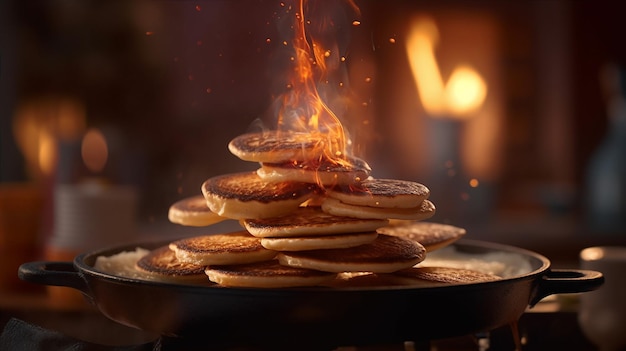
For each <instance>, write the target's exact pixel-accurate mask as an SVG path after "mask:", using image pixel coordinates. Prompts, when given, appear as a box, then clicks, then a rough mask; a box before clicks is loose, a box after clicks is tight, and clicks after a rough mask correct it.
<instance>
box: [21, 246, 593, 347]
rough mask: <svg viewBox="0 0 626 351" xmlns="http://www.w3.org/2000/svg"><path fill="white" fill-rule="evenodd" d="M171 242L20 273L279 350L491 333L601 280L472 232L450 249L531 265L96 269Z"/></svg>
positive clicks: (106, 305) (131, 310) (148, 322)
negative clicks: (204, 278) (417, 271)
mask: <svg viewBox="0 0 626 351" xmlns="http://www.w3.org/2000/svg"><path fill="white" fill-rule="evenodd" d="M164 244H165V243H162V242H161V243H158V242H157V243H141V244H134V245H127V246H121V247H115V248H108V249H103V250H98V251H95V252H89V253H84V254H81V255H78V256H77V257H75V259H74V261H73V262H29V263H25V264H23V265H22V266H21V267H20V268H19V276H20V278H21V279H22V280H25V281H28V282H33V283H38V284H44V285H54V286H66V287H71V288H74V289H78V290H80V291H81V292H82V293H83V294H84V295H85V296H86V298H87V299H88V300H90V301H91V302H92V303H93V304H94V305H95V306H96V307H97V308H98V309H99V310H100V311H101V312H102V313H103V314H104V315H106V316H107V317H108V318H110V319H112V320H114V321H117V322H119V323H121V324H124V325H127V326H131V327H135V328H138V329H142V330H146V331H151V332H156V333H158V334H160V335H164V336H174V337H176V338H181V339H185V340H192V339H198V340H202V341H203V344H204V345H213V346H215V347H218V346H219V345H229V346H233V345H241V346H243V347H245V346H258V345H267V344H268V343H271V344H272V348H273V349H278V348H290V349H304V345H306V346H308V347H310V348H312V349H323V348H327V349H333V348H336V347H339V346H347V345H354V346H357V345H372V344H390V343H402V342H404V341H419V342H421V341H425V340H434V339H439V338H447V337H453V336H462V335H467V334H471V333H479V332H486V331H489V330H493V329H495V328H498V327H501V326H505V325H507V324H514V323H516V321H517V320H518V319H519V318H520V316H521V315H522V314H523V313H524V311H525V310H526V309H527V308H529V307H532V306H533V305H535V304H536V303H537V302H538V301H539V300H541V299H542V298H544V297H546V296H548V295H552V294H557V293H578V292H586V291H591V290H595V289H597V288H598V287H599V286H601V285H602V283H603V281H604V278H603V276H602V274H601V273H599V272H595V271H586V270H574V269H572V270H567V269H566V270H563V269H551V268H550V261H549V260H548V259H547V258H546V257H544V256H542V255H540V254H537V253H535V252H531V251H528V250H524V249H520V248H517V247H512V246H508V245H501V244H495V243H489V242H483V241H472V240H466V239H462V240H459V241H458V242H456V243H455V244H453V245H452V246H451V248H452V249H453V250H455V252H458V253H460V254H462V255H470V256H472V255H477V256H476V257H483V255H485V254H489V253H497V254H501V255H503V256H514V255H517V256H519V257H521V258H522V259H523V260H524V261H525V262H527V263H528V267H530V268H528V269H527V270H526V271H525V272H521V273H519V274H515V275H513V276H511V277H506V278H504V279H502V280H497V281H489V282H479V283H471V284H457V285H445V286H426V287H416V286H387V287H384V286H374V287H351V288H329V287H310V288H285V289H251V288H225V287H219V286H217V285H210V284H207V285H206V286H193V285H182V284H171V283H161V282H153V281H146V280H139V279H131V278H125V277H120V276H116V275H111V274H106V273H103V272H100V271H97V270H95V269H94V268H93V266H94V263H95V261H96V258H97V257H98V256H101V255H103V256H110V255H113V254H117V253H120V252H123V251H134V250H135V248H136V247H143V248H147V249H152V248H156V247H159V246H161V245H164ZM434 254H435V253H433V255H434ZM510 268H511V267H510ZM512 268H515V267H512Z"/></svg>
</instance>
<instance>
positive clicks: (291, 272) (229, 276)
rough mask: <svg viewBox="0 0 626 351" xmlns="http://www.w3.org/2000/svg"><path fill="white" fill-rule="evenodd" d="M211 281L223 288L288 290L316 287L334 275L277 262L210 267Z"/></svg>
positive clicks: (331, 278) (208, 272)
mask: <svg viewBox="0 0 626 351" xmlns="http://www.w3.org/2000/svg"><path fill="white" fill-rule="evenodd" d="M205 272H206V275H207V276H208V277H209V280H210V281H212V282H215V283H218V284H220V285H223V286H231V287H248V288H286V287H296V286H316V285H320V284H322V283H324V282H327V281H330V280H333V279H334V278H335V274H334V273H328V272H320V271H315V270H310V269H304V268H296V267H287V266H283V265H281V264H279V263H278V261H276V260H271V261H266V262H260V263H251V264H243V265H232V266H209V267H207V268H206V271H205Z"/></svg>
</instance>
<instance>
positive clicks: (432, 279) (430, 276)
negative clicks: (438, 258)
mask: <svg viewBox="0 0 626 351" xmlns="http://www.w3.org/2000/svg"><path fill="white" fill-rule="evenodd" d="M393 275H395V276H399V277H403V278H409V279H412V280H415V281H413V282H412V283H413V284H421V285H423V284H425V283H431V284H432V283H435V284H439V285H441V284H467V283H478V282H488V281H494V280H499V279H501V278H500V277H498V276H497V275H494V274H489V273H483V272H478V271H473V270H469V269H462V268H450V267H412V268H408V269H402V270H399V271H396V272H394V273H393Z"/></svg>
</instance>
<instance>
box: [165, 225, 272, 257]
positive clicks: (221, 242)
mask: <svg viewBox="0 0 626 351" xmlns="http://www.w3.org/2000/svg"><path fill="white" fill-rule="evenodd" d="M169 248H170V249H171V250H173V251H174V252H176V258H178V260H180V261H181V262H187V263H192V264H196V265H201V266H208V265H212V264H243V263H251V262H261V261H268V260H271V259H272V258H274V256H276V252H275V251H272V250H268V249H266V248H264V247H263V246H262V245H261V239H259V238H255V237H253V236H252V235H250V234H249V233H248V232H246V231H245V230H244V231H239V232H232V233H226V234H211V235H202V236H195V237H191V238H185V239H180V240H176V241H174V242H172V243H170V245H169Z"/></svg>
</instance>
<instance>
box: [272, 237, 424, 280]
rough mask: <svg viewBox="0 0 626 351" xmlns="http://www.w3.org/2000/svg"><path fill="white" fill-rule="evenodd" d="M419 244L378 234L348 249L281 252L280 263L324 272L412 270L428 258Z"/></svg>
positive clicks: (278, 256) (279, 254) (279, 255)
mask: <svg viewBox="0 0 626 351" xmlns="http://www.w3.org/2000/svg"><path fill="white" fill-rule="evenodd" d="M425 254H426V250H425V249H424V247H423V246H422V245H420V244H419V243H417V242H415V241H412V240H407V239H403V238H400V237H396V236H391V235H385V234H379V235H378V237H377V238H376V240H374V241H373V242H372V243H370V244H365V245H360V246H357V247H351V248H347V249H328V250H309V251H296V252H280V253H278V255H277V258H278V260H279V262H280V263H281V264H284V265H286V266H290V267H299V268H308V269H314V270H319V271H324V272H334V273H341V272H373V273H389V272H394V271H397V270H400V269H404V268H409V267H413V266H414V265H416V264H418V263H419V262H421V261H423V260H424V258H425V257H426V255H425Z"/></svg>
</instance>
